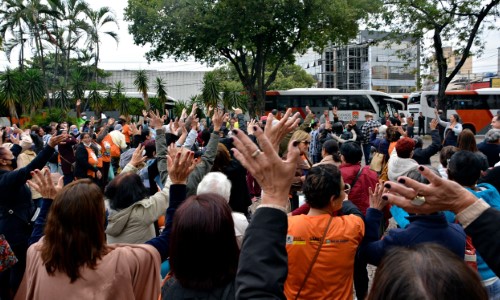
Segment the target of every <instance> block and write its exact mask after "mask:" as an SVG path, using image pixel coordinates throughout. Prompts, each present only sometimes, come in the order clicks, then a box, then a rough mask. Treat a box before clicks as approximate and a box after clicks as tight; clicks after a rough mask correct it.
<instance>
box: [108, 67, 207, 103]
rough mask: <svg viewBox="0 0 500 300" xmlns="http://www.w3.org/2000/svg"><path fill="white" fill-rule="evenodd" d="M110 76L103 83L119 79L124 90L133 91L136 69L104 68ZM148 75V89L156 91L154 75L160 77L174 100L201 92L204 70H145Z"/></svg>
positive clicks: (184, 98) (185, 98)
mask: <svg viewBox="0 0 500 300" xmlns="http://www.w3.org/2000/svg"><path fill="white" fill-rule="evenodd" d="M106 72H108V73H111V76H109V77H106V78H104V79H103V82H104V83H107V84H111V85H113V84H115V83H116V82H118V81H121V82H122V84H123V86H124V88H125V90H124V91H125V92H135V91H137V89H136V88H135V86H134V80H135V73H136V72H137V70H106ZM146 73H147V74H148V77H149V91H150V92H153V93H156V90H155V88H154V86H155V82H156V77H161V78H163V80H164V81H165V83H166V87H167V94H168V95H169V96H170V97H172V98H174V99H176V100H188V99H189V98H190V97H191V96H195V95H198V94H200V93H201V89H202V87H203V84H202V81H203V76H204V75H205V71H155V70H146Z"/></svg>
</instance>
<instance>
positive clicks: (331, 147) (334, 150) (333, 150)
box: [323, 139, 340, 162]
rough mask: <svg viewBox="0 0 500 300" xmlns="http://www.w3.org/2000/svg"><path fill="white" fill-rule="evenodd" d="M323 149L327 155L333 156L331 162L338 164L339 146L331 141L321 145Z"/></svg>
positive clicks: (334, 141)
mask: <svg viewBox="0 0 500 300" xmlns="http://www.w3.org/2000/svg"><path fill="white" fill-rule="evenodd" d="M323 149H324V150H325V152H326V153H327V154H328V155H331V156H333V160H335V161H337V162H340V153H339V144H338V143H337V141H336V140H334V139H331V140H327V141H326V142H324V143H323Z"/></svg>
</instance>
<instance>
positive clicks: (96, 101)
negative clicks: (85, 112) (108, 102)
mask: <svg viewBox="0 0 500 300" xmlns="http://www.w3.org/2000/svg"><path fill="white" fill-rule="evenodd" d="M89 89H90V92H89V95H88V97H87V100H88V102H89V105H90V108H92V110H93V111H94V112H95V114H96V116H100V115H101V112H102V111H103V108H104V105H105V98H104V97H103V96H102V95H101V93H100V92H99V85H98V84H97V83H95V82H92V83H90V86H89Z"/></svg>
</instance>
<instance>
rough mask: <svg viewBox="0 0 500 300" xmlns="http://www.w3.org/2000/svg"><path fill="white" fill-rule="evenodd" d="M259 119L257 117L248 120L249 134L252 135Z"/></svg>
mask: <svg viewBox="0 0 500 300" xmlns="http://www.w3.org/2000/svg"><path fill="white" fill-rule="evenodd" d="M256 123H257V121H255V119H252V120H250V122H247V132H248V135H252V134H253V133H254V129H253V128H254V126H256V125H257V124H256Z"/></svg>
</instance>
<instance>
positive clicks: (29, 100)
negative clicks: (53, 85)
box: [20, 69, 45, 116]
mask: <svg viewBox="0 0 500 300" xmlns="http://www.w3.org/2000/svg"><path fill="white" fill-rule="evenodd" d="M22 74H23V75H22V88H20V95H21V99H22V100H21V103H22V104H24V105H25V106H26V107H27V108H28V109H29V110H30V115H31V116H34V114H35V112H36V110H37V109H38V108H40V107H41V106H42V104H43V100H44V96H45V82H44V77H43V74H42V72H41V71H40V70H38V69H27V70H26V71H25V72H24V73H22Z"/></svg>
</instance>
